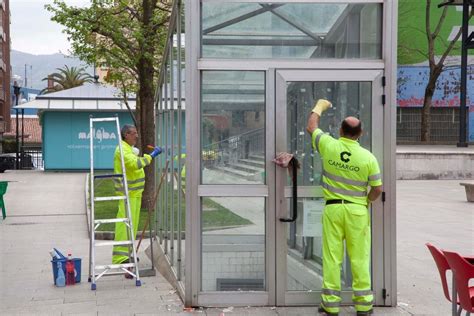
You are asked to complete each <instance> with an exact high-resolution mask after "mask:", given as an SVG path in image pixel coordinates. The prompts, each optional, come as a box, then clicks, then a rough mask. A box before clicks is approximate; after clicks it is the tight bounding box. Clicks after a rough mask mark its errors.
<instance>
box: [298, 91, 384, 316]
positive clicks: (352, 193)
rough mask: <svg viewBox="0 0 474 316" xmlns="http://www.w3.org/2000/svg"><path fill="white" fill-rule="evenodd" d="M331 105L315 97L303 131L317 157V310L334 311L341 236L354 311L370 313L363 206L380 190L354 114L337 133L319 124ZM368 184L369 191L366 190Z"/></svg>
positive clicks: (338, 286) (367, 234)
mask: <svg viewBox="0 0 474 316" xmlns="http://www.w3.org/2000/svg"><path fill="white" fill-rule="evenodd" d="M331 106H332V105H331V103H330V102H329V101H327V100H318V102H317V103H316V105H315V107H314V109H313V110H312V113H311V114H310V117H309V120H308V126H307V128H306V129H307V132H308V133H309V134H311V137H312V144H313V148H314V149H316V150H317V151H318V152H319V154H320V156H321V159H322V162H323V181H322V187H323V193H324V199H325V200H326V206H325V207H324V212H323V219H322V221H323V238H322V239H323V241H322V242H323V286H322V295H321V306H320V308H319V311H320V312H321V313H325V314H326V315H338V314H339V305H340V302H341V264H342V261H343V256H344V240H345V241H346V248H347V252H348V254H349V259H350V262H351V268H352V276H353V280H352V290H353V295H352V300H353V302H354V305H355V309H356V311H357V315H370V314H372V312H373V300H374V297H373V294H372V291H371V290H372V286H371V280H370V251H371V247H370V242H371V240H370V238H371V237H370V216H369V211H368V206H369V204H370V202H372V201H375V200H376V199H377V198H378V197H379V195H380V194H381V193H382V180H381V179H382V178H381V175H380V169H379V165H378V163H377V159H376V158H375V156H374V155H373V154H372V153H371V152H369V151H368V150H366V149H364V148H362V147H361V146H360V145H359V143H358V139H359V137H360V136H361V135H362V123H361V121H359V120H358V119H357V118H355V117H347V118H345V119H344V120H343V121H342V124H341V128H340V130H339V133H340V138H339V139H335V138H333V137H331V136H330V135H329V134H325V133H324V132H323V131H322V130H321V129H319V128H318V127H319V122H320V118H321V115H322V113H323V112H324V111H326V110H327V109H328V108H330V107H331ZM368 187H370V191H369V192H368Z"/></svg>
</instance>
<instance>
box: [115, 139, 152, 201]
mask: <svg viewBox="0 0 474 316" xmlns="http://www.w3.org/2000/svg"><path fill="white" fill-rule="evenodd" d="M122 149H123V159H124V162H125V171H126V175H127V184H128V192H129V196H130V197H141V196H142V192H143V189H144V188H145V170H143V168H145V167H146V166H148V165H149V164H150V163H151V160H152V158H151V156H150V155H147V154H144V155H143V157H138V156H136V155H135V154H134V153H133V150H132V146H130V145H129V144H128V143H127V142H125V141H123V140H122ZM114 173H115V174H121V173H122V162H121V161H120V148H119V147H118V146H117V148H116V149H115V154H114ZM114 182H115V191H116V193H117V194H118V195H124V187H123V182H122V179H114Z"/></svg>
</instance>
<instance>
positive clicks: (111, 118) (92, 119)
mask: <svg viewBox="0 0 474 316" xmlns="http://www.w3.org/2000/svg"><path fill="white" fill-rule="evenodd" d="M90 120H91V121H92V122H94V123H95V122H116V121H117V119H116V118H115V117H105V118H91V119H90Z"/></svg>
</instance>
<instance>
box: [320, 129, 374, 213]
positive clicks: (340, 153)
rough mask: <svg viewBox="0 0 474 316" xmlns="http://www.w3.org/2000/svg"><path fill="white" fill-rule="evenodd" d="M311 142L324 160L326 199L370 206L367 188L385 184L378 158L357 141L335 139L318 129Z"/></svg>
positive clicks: (343, 138)
mask: <svg viewBox="0 0 474 316" xmlns="http://www.w3.org/2000/svg"><path fill="white" fill-rule="evenodd" d="M312 143H313V148H315V149H316V150H317V151H318V152H319V154H320V155H321V158H322V161H323V183H322V187H323V193H324V198H325V199H326V200H331V199H337V200H338V199H343V200H347V201H350V202H353V203H357V204H362V205H367V194H368V192H367V186H369V185H370V186H380V185H382V177H381V174H380V168H379V164H378V162H377V159H376V158H375V156H374V155H373V154H372V153H371V152H370V151H368V150H367V149H365V148H363V147H361V146H360V144H359V143H358V142H357V141H355V140H352V139H348V138H345V137H341V138H339V139H335V138H333V137H331V136H330V135H329V134H325V133H324V132H323V131H322V130H320V129H319V128H318V129H317V130H316V131H314V133H313V135H312Z"/></svg>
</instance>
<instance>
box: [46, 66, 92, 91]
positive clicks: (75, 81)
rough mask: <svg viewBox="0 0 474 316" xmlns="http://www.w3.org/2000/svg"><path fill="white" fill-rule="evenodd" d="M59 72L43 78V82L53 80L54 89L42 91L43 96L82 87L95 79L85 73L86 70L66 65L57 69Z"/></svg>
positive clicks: (48, 88)
mask: <svg viewBox="0 0 474 316" xmlns="http://www.w3.org/2000/svg"><path fill="white" fill-rule="evenodd" d="M56 70H57V71H58V72H55V73H52V74H50V75H49V76H48V77H46V78H43V81H48V80H51V81H52V82H53V86H52V87H47V88H45V89H43V90H42V91H41V94H46V93H51V92H57V91H61V90H66V89H71V88H74V87H79V86H82V85H83V84H84V83H86V82H92V81H93V77H92V76H91V75H89V74H88V73H86V72H85V69H84V68H77V67H71V68H69V67H68V66H67V65H64V68H57V69H56Z"/></svg>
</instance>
